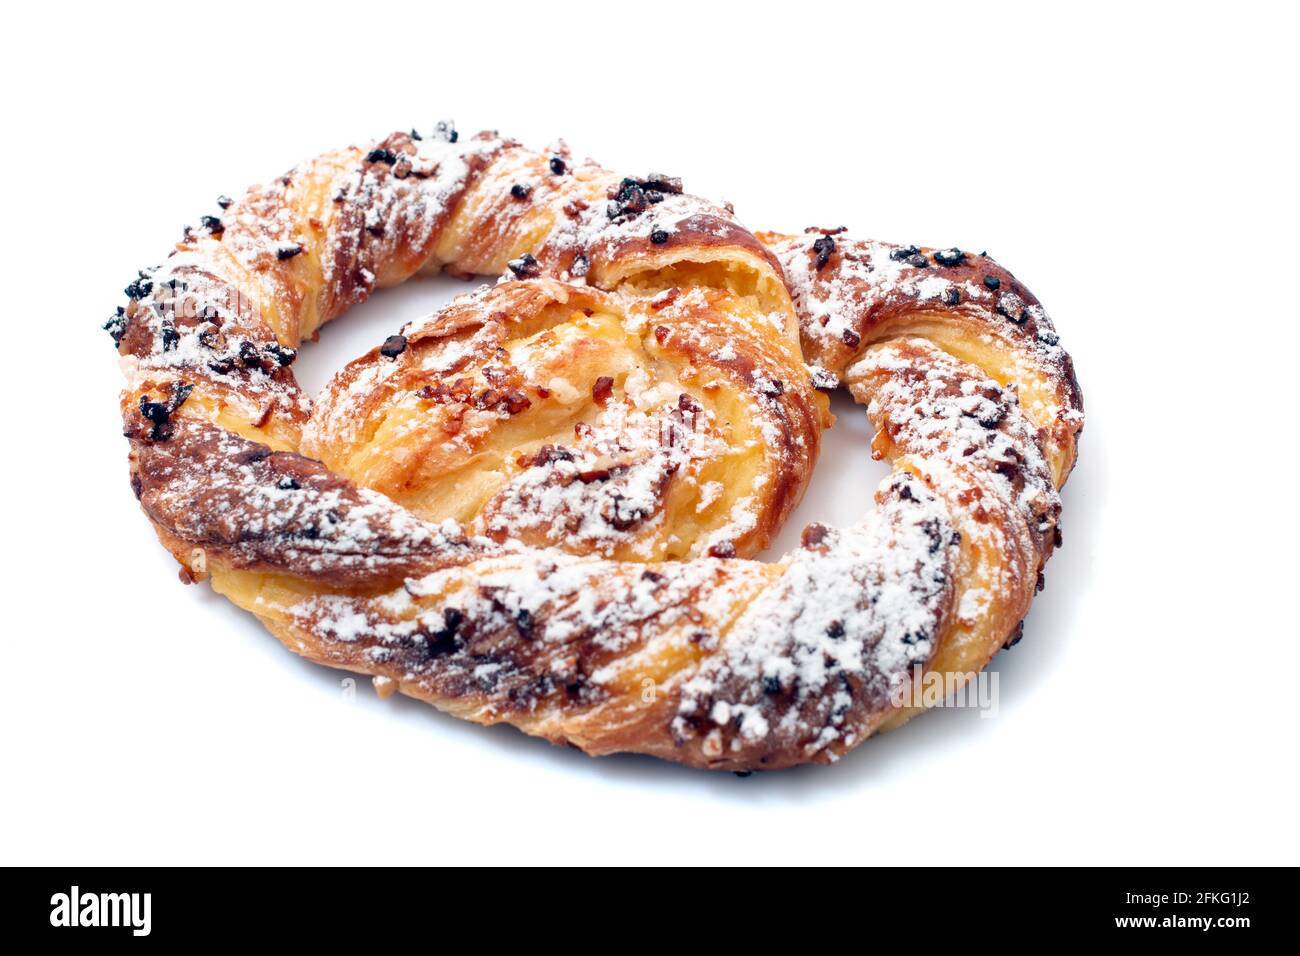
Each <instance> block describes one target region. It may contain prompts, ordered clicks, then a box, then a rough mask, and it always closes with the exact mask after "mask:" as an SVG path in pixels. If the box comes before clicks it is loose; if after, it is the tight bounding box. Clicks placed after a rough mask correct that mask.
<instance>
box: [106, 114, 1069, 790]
mask: <svg viewBox="0 0 1300 956" xmlns="http://www.w3.org/2000/svg"><path fill="white" fill-rule="evenodd" d="M219 204H220V206H221V211H220V213H219V214H216V215H212V216H205V217H204V218H203V220H202V221H201V225H200V227H199V228H196V229H191V230H187V231H186V235H185V237H184V240H183V241H182V242H180V243H179V244H178V245H177V247H176V250H175V251H174V252H173V253H172V254H171V255H170V256H169V257H168V258H167V259H166V261H165V262H164V263H163V264H162V265H160V266H157V267H155V268H152V269H147V270H144V271H142V272H141V273H140V275H139V277H138V278H137V279H136V280H134V281H133V282H132V283H131V285H130V286H129V287H128V289H127V295H128V297H129V299H130V302H129V304H128V305H127V306H126V307H125V308H122V309H119V310H118V312H117V314H116V315H115V316H114V317H113V318H112V319H111V320H110V321H109V323H108V326H107V327H108V328H109V330H110V332H111V333H112V335H113V338H114V340H115V342H116V343H117V345H118V348H119V351H120V353H121V355H122V366H123V369H124V371H125V373H126V378H127V387H126V389H125V391H124V393H123V396H122V415H123V420H124V422H125V427H126V435H127V437H128V438H129V440H130V447H131V453H130V463H131V481H132V486H133V488H134V490H135V493H136V495H137V497H138V498H139V499H140V503H141V505H142V507H143V509H144V511H145V514H146V515H147V516H148V517H149V519H150V521H152V523H153V525H154V527H155V529H156V530H157V532H158V535H159V537H160V539H161V540H162V542H163V544H164V545H165V546H166V547H167V548H168V549H169V550H170V551H171V552H172V553H173V554H174V555H175V556H176V558H177V560H178V561H180V563H181V565H182V572H181V574H182V579H183V580H187V581H192V580H198V579H201V578H210V579H211V581H212V584H213V587H215V588H216V589H217V590H218V591H219V592H221V593H223V594H225V595H226V596H227V597H229V598H230V600H232V601H234V602H235V603H236V604H237V605H239V606H240V607H243V608H245V609H247V610H249V611H251V612H252V613H254V614H256V615H257V616H258V618H260V619H261V620H262V622H263V623H264V624H265V625H266V626H267V627H268V628H269V629H270V630H271V631H272V633H274V634H275V635H276V637H278V638H279V639H280V640H281V641H282V642H283V643H284V644H285V645H286V646H287V647H288V648H289V649H291V650H293V651H295V652H297V653H299V654H301V655H303V656H305V657H307V658H309V659H311V660H314V661H318V662H320V663H323V664H328V665H330V666H333V667H340V668H346V669H348V670H352V671H356V672H360V673H364V674H370V675H372V676H373V678H374V681H375V685H376V687H377V688H378V689H379V690H380V692H381V693H383V694H384V695H385V696H386V695H387V693H389V692H392V691H394V690H400V691H401V692H403V693H405V694H409V695H411V696H414V697H418V698H421V699H423V700H426V701H428V702H430V703H432V704H434V705H435V706H437V707H438V708H440V709H442V710H446V711H448V712H450V713H453V714H455V715H457V716H459V717H463V718H465V719H468V720H474V721H478V722H481V723H497V722H507V723H510V724H513V725H514V726H516V727H518V728H520V729H522V730H524V731H525V732H527V733H530V734H535V735H538V736H542V737H545V738H547V739H549V740H551V741H554V742H564V743H568V744H572V745H574V746H576V747H579V748H581V749H582V750H584V751H586V752H587V753H590V754H607V753H613V752H616V751H633V752H639V753H647V754H653V755H655V756H659V757H663V758H666V759H669V760H675V761H679V762H682V763H686V764H690V765H694V766H700V767H710V768H725V769H730V770H737V771H743V770H750V769H759V768H763V769H766V768H776V767H783V766H788V765H791V764H798V763H803V762H809V761H822V762H825V761H832V760H835V759H836V758H838V757H839V756H840V755H842V754H843V753H845V752H846V751H847V750H849V749H850V748H852V747H853V746H855V745H856V744H857V743H859V742H861V741H862V740H863V739H865V738H866V737H868V736H869V735H871V734H872V733H874V732H875V731H877V730H880V729H882V728H885V727H889V726H892V725H895V724H897V723H900V722H901V721H902V720H904V719H906V718H907V717H908V716H910V715H911V713H912V712H913V709H912V708H910V707H906V706H903V703H900V701H899V699H898V697H897V693H896V692H897V690H898V688H899V687H900V686H901V684H902V682H904V681H905V680H908V679H909V678H911V677H912V676H913V674H912V669H913V668H916V667H919V668H927V669H929V670H931V671H940V672H943V673H945V674H970V673H972V672H975V671H978V670H979V669H980V668H981V667H983V666H984V665H985V664H986V663H987V662H988V660H989V659H990V657H991V656H992V655H993V654H994V653H995V652H996V651H997V649H998V648H1000V647H1002V646H1003V645H1004V643H1007V642H1008V641H1013V640H1014V639H1016V636H1017V635H1018V634H1019V624H1020V621H1021V620H1022V618H1023V617H1024V615H1025V613H1026V611H1027V610H1028V608H1029V603H1030V600H1031V598H1032V596H1033V594H1034V591H1035V588H1036V587H1038V586H1041V582H1042V575H1041V572H1042V568H1043V565H1044V563H1045V562H1046V560H1047V558H1048V556H1049V555H1050V554H1051V551H1052V549H1053V547H1054V545H1055V544H1056V543H1058V542H1059V532H1058V529H1057V522H1058V517H1059V513H1060V501H1059V498H1058V495H1057V492H1058V489H1059V487H1060V486H1061V484H1062V483H1063V482H1064V481H1065V479H1066V476H1067V475H1068V474H1069V471H1070V469H1071V467H1072V465H1073V463H1074V458H1075V442H1076V439H1077V436H1078V433H1079V431H1080V429H1081V428H1082V424H1083V416H1082V400H1081V396H1080V393H1079V389H1078V386H1077V383H1076V381H1075V378H1074V374H1073V370H1072V366H1071V362H1070V359H1069V356H1068V355H1066V353H1065V352H1064V351H1063V350H1062V349H1061V348H1060V346H1059V345H1058V343H1057V338H1056V334H1055V332H1054V331H1053V329H1052V325H1051V322H1050V321H1049V320H1048V318H1047V315H1046V314H1045V313H1044V311H1043V309H1042V308H1041V306H1040V305H1039V304H1038V301H1037V300H1036V299H1035V298H1034V297H1033V296H1032V295H1030V293H1029V292H1028V291H1027V290H1026V289H1025V288H1024V287H1023V286H1022V285H1021V284H1020V283H1019V282H1017V281H1016V279H1015V278H1014V277H1013V276H1012V275H1011V274H1010V273H1009V272H1007V271H1006V270H1005V269H1003V268H1002V267H1001V266H999V265H998V264H997V263H995V262H994V261H993V260H991V259H990V258H988V257H987V256H985V255H982V254H981V255H978V256H977V255H972V254H970V253H964V252H961V251H959V250H956V249H947V250H932V249H926V248H918V247H915V246H907V247H902V246H894V245H887V244H884V243H879V242H868V241H861V240H856V239H852V238H850V237H849V236H847V235H845V234H844V233H843V232H842V231H841V230H810V231H809V232H807V233H804V234H802V235H797V236H786V235H778V234H759V235H757V236H756V235H755V234H753V233H751V232H749V231H747V230H746V229H745V228H744V227H743V226H741V225H740V224H739V223H738V222H737V221H736V219H735V217H734V215H733V213H732V210H731V209H730V207H729V206H720V205H716V204H714V203H711V202H708V201H706V200H703V199H700V198H697V197H695V196H691V195H688V194H686V193H684V192H683V191H682V187H681V183H680V182H679V181H678V180H676V179H674V178H672V177H668V176H661V175H657V174H651V175H648V176H645V177H642V178H622V177H618V176H615V175H613V174H611V173H609V172H606V171H605V170H603V169H601V168H600V167H599V166H596V165H594V164H593V163H591V162H576V161H575V160H574V159H573V157H572V156H571V155H570V154H569V152H568V151H567V149H566V148H564V146H563V145H562V144H561V145H558V146H556V147H555V148H553V149H551V150H549V151H547V152H544V153H537V152H532V151H529V150H527V149H525V148H523V147H521V146H520V145H518V144H517V143H515V142H513V141H510V140H508V139H503V138H501V137H499V136H497V135H496V134H495V133H483V134H479V135H478V136H476V137H473V138H461V137H459V136H458V135H457V134H456V132H455V130H454V129H453V128H452V127H451V126H450V125H449V124H439V126H438V128H437V129H436V130H435V131H434V133H433V134H432V135H426V136H424V137H421V136H420V135H418V134H416V133H414V132H412V133H411V134H409V135H408V134H404V133H398V134H394V135H392V136H389V137H388V138H386V139H384V140H382V141H380V142H376V143H374V144H371V145H370V146H367V147H364V148H349V149H344V150H340V151H338V152H334V153H329V154H326V155H324V156H321V157H318V158H316V159H313V160H311V161H309V162H306V163H304V164H302V165H300V166H297V167H295V168H294V169H292V170H290V171H289V172H288V173H286V174H285V175H283V176H281V177H279V178H278V179H276V180H275V181H273V182H272V183H270V184H269V185H267V186H261V187H254V188H252V189H250V190H249V191H248V192H247V194H246V195H245V196H244V197H243V198H242V199H239V200H238V201H231V200H228V199H224V198H223V199H221V200H220V201H219ZM440 271H445V272H449V273H453V274H457V275H465V276H469V275H501V276H502V279H501V281H499V282H498V283H497V284H495V285H491V286H487V287H484V288H482V289H480V290H479V291H477V292H474V293H471V294H468V295H464V296H461V297H459V298H458V299H456V300H455V301H453V302H452V303H451V304H450V305H449V306H448V307H447V308H445V309H443V310H442V311H441V312H439V313H438V314H436V315H434V316H431V317H429V318H427V319H423V320H420V321H417V322H414V323H411V324H410V325H408V326H407V327H406V328H404V329H403V330H402V331H401V332H400V333H398V334H395V335H392V336H390V337H389V338H388V339H387V340H386V341H385V342H384V343H383V344H382V345H380V346H379V347H378V348H376V349H374V350H372V351H371V352H370V353H368V354H367V355H364V356H362V357H361V358H359V359H357V360H356V361H354V362H352V363H351V364H350V365H348V366H347V367H346V368H345V369H344V370H343V371H342V372H340V373H339V374H338V375H337V376H336V377H335V378H334V380H333V381H332V382H331V383H330V384H329V386H328V387H327V388H326V389H325V392H324V394H323V395H321V396H319V397H318V398H317V399H316V401H315V402H313V401H311V400H309V399H308V398H307V397H306V396H305V395H304V394H303V393H302V392H301V390H300V389H299V387H298V385H297V383H296V381H295V379H294V376H293V372H292V371H291V364H292V362H293V359H294V356H295V354H296V353H295V350H296V349H297V348H298V346H299V345H300V343H302V342H303V341H304V340H305V339H309V338H314V337H315V335H316V333H317V330H318V329H319V328H320V326H321V325H323V324H324V323H325V322H328V321H330V320H331V319H334V318H336V317H338V316H339V315H341V314H342V313H343V312H344V311H346V310H347V308H348V307H349V306H351V305H353V304H355V303H357V302H359V301H361V300H363V299H365V298H366V297H367V296H368V295H370V294H371V292H372V291H374V290H375V289H376V288H380V287H384V286H391V285H394V284H396V283H399V282H402V281H404V280H405V279H407V278H409V277H411V276H413V275H415V274H417V273H437V272H440ZM840 385H844V386H847V388H848V389H849V390H850V391H851V392H852V394H853V395H854V397H855V398H856V399H857V400H858V401H859V402H861V403H862V404H863V405H865V406H866V410H867V414H868V415H869V416H870V418H871V420H872V422H873V423H874V424H875V426H876V428H877V429H878V434H877V435H876V438H875V440H874V442H873V445H872V449H871V451H872V454H873V456H874V457H876V458H882V457H883V458H887V459H889V460H890V461H891V462H892V464H893V472H892V474H891V475H890V477H889V478H888V479H887V480H886V481H884V483H883V484H881V485H880V486H879V487H878V488H877V489H876V491H875V494H874V497H873V499H872V501H870V502H869V503H868V502H867V501H865V500H864V502H863V505H864V511H865V512H866V513H865V516H864V518H863V520H862V521H861V522H860V523H859V524H857V525H854V526H853V527H850V528H846V529H842V530H834V529H830V528H827V527H824V526H821V525H813V526H810V527H809V528H807V529H806V530H805V531H804V533H803V546H802V547H801V548H799V549H798V550H797V551H796V552H795V553H793V554H790V555H787V556H786V557H785V558H783V559H782V560H780V561H779V562H776V563H764V562H759V561H753V560H747V558H751V557H752V556H753V555H755V554H756V553H757V552H759V551H760V550H761V549H762V548H764V547H765V546H766V545H767V544H768V543H769V541H770V540H771V538H772V536H773V534H774V533H775V532H776V531H777V529H778V528H779V527H780V526H781V524H782V522H783V521H784V520H785V519H786V518H787V517H788V515H789V514H790V512H791V510H793V508H794V507H795V506H796V505H797V504H798V502H799V499H800V496H801V495H802V494H803V492H804V489H805V488H806V486H807V482H808V479H809V476H810V474H811V471H812V468H813V466H814V463H815V462H816V459H817V454H818V450H819V447H820V436H821V431H822V429H823V428H825V427H828V426H829V425H830V423H831V418H830V415H829V413H828V411H827V408H828V405H827V400H826V396H825V394H824V392H825V390H828V389H832V388H835V387H838V386H840Z"/></svg>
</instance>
